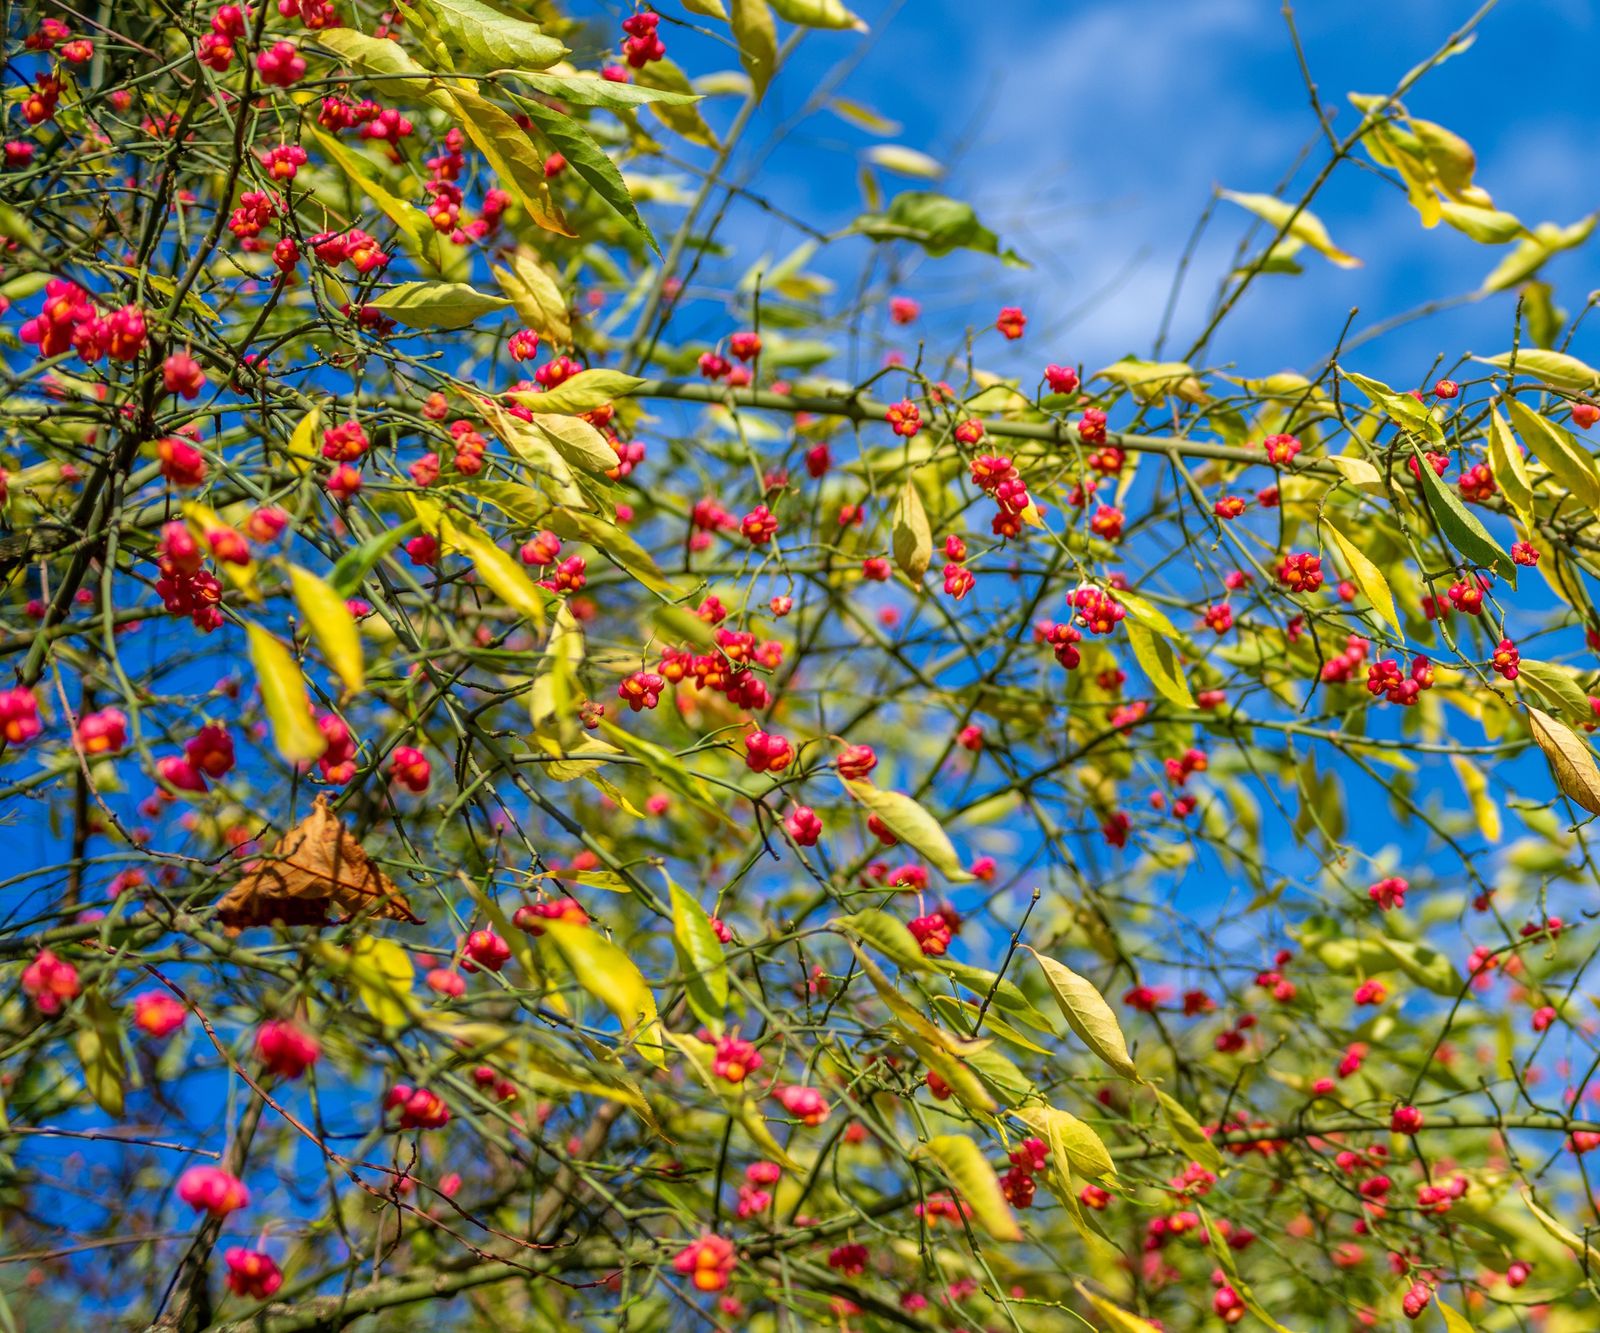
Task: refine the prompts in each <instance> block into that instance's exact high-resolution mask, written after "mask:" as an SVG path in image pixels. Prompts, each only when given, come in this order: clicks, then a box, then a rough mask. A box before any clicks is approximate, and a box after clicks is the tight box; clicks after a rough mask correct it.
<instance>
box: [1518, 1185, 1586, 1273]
mask: <svg viewBox="0 0 1600 1333" xmlns="http://www.w3.org/2000/svg"><path fill="white" fill-rule="evenodd" d="M1522 1202H1523V1203H1525V1204H1527V1205H1528V1211H1529V1212H1530V1213H1532V1214H1533V1220H1534V1221H1535V1222H1537V1223H1538V1224H1539V1225H1540V1226H1541V1227H1543V1228H1544V1229H1545V1231H1546V1233H1547V1234H1549V1235H1550V1236H1551V1237H1552V1238H1553V1239H1555V1240H1557V1241H1559V1242H1560V1243H1561V1244H1563V1245H1565V1246H1566V1247H1567V1248H1568V1249H1569V1250H1571V1251H1572V1254H1573V1258H1574V1259H1576V1260H1577V1262H1578V1263H1580V1264H1582V1265H1583V1267H1584V1268H1585V1269H1586V1270H1592V1269H1594V1268H1597V1267H1600V1249H1596V1248H1595V1247H1594V1246H1593V1245H1590V1244H1587V1243H1586V1242H1585V1241H1584V1240H1583V1238H1582V1237H1581V1236H1579V1235H1578V1233H1577V1232H1575V1231H1573V1230H1572V1229H1571V1228H1570V1227H1567V1226H1563V1225H1562V1224H1561V1223H1560V1222H1558V1221H1557V1220H1556V1219H1555V1218H1554V1217H1552V1216H1551V1215H1550V1214H1549V1213H1547V1212H1545V1210H1544V1209H1543V1208H1541V1207H1539V1205H1538V1204H1536V1203H1535V1202H1534V1201H1533V1195H1532V1194H1531V1193H1530V1192H1529V1191H1528V1190H1526V1189H1525V1190H1523V1191H1522Z"/></svg>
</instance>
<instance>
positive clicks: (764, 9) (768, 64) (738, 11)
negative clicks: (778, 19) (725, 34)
mask: <svg viewBox="0 0 1600 1333" xmlns="http://www.w3.org/2000/svg"><path fill="white" fill-rule="evenodd" d="M729 10H730V13H731V15H732V23H733V35H734V37H735V39H736V40H737V41H738V43H739V63H740V64H741V65H743V66H744V72H745V73H746V74H748V75H749V76H750V84H751V87H753V88H754V89H755V95H756V96H757V97H758V98H759V97H760V96H761V95H762V93H764V92H766V91H767V84H769V83H771V82H772V75H773V73H774V71H775V70H776V69H777V65H778V30H777V28H776V26H775V25H774V24H773V22H772V9H771V7H770V6H769V5H768V4H767V0H729Z"/></svg>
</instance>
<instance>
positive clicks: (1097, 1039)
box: [1024, 946, 1142, 1082]
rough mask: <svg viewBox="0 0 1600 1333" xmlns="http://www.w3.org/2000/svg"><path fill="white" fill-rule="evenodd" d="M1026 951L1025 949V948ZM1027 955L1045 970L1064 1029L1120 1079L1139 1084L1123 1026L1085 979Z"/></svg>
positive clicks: (1051, 960) (1040, 956) (1039, 956)
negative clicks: (1118, 1075) (1065, 1027)
mask: <svg viewBox="0 0 1600 1333" xmlns="http://www.w3.org/2000/svg"><path fill="white" fill-rule="evenodd" d="M1024 947H1026V946H1024ZM1029 952H1030V953H1032V954H1033V956H1034V957H1035V958H1036V959H1038V962H1039V966H1040V967H1041V968H1042V969H1043V970H1044V976H1045V980H1046V981H1047V982H1049V984H1050V993H1051V994H1052V995H1053V996H1055V999H1056V1003H1057V1004H1058V1005H1060V1006H1061V1015H1062V1017H1063V1018H1065V1019H1066V1020H1067V1026H1068V1027H1070V1028H1071V1029H1072V1030H1073V1031H1074V1032H1075V1033H1077V1035H1078V1039H1079V1040H1080V1041H1081V1042H1083V1044H1084V1045H1085V1046H1087V1047H1088V1048H1089V1049H1090V1050H1091V1051H1093V1052H1094V1054H1095V1055H1097V1056H1099V1058H1100V1059H1101V1061H1102V1062H1103V1063H1104V1064H1105V1065H1106V1066H1107V1067H1108V1068H1109V1069H1111V1070H1113V1071H1114V1072H1115V1073H1118V1074H1121V1075H1122V1076H1123V1078H1130V1079H1133V1080H1134V1081H1135V1082H1141V1081H1142V1080H1141V1079H1140V1077H1139V1071H1138V1069H1136V1068H1135V1067H1134V1063H1133V1058H1132V1057H1131V1056H1130V1055H1129V1054H1128V1043H1127V1042H1126V1040H1124V1038H1123V1036H1122V1025H1121V1024H1120V1023H1118V1022H1117V1016H1116V1014H1115V1013H1113V1012H1112V1009H1111V1006H1110V1005H1109V1004H1107V1003H1106V999H1105V996H1103V995H1101V994H1100V992H1099V991H1098V990H1096V989H1095V988H1094V986H1093V984H1091V983H1090V982H1089V981H1088V980H1087V979H1086V978H1084V977H1080V976H1079V975H1078V974H1077V973H1076V972H1074V971H1073V970H1072V969H1071V968H1070V967H1067V966H1065V965H1064V964H1062V963H1058V962H1056V960H1055V959H1054V958H1048V957H1046V956H1045V955H1044V954H1042V953H1039V952H1038V951H1037V950H1033V949H1029Z"/></svg>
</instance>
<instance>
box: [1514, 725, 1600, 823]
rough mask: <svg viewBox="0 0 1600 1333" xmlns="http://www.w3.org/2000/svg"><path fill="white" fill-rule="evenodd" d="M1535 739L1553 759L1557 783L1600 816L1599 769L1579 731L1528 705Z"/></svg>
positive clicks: (1552, 764)
mask: <svg viewBox="0 0 1600 1333" xmlns="http://www.w3.org/2000/svg"><path fill="white" fill-rule="evenodd" d="M1528 725H1529V727H1530V728H1531V729H1532V731H1533V739H1534V741H1535V743H1536V744H1537V745H1538V747H1539V748H1540V749H1541V750H1543V751H1544V757H1545V758H1546V759H1548V760H1549V761H1550V769H1551V771H1552V772H1553V773H1554V774H1555V778H1556V785H1557V786H1558V787H1560V788H1561V790H1562V791H1564V792H1565V793H1566V794H1567V795H1568V796H1570V797H1571V798H1572V799H1573V800H1574V801H1576V802H1577V803H1578V804H1579V805H1581V806H1582V807H1583V808H1584V809H1585V810H1587V811H1588V812H1589V813H1590V814H1592V815H1600V768H1596V767H1595V762H1594V755H1593V754H1592V753H1590V750H1589V747H1588V746H1587V745H1586V744H1584V742H1583V740H1582V738H1581V737H1579V735H1578V734H1577V732H1575V731H1573V729H1572V728H1571V727H1569V726H1567V724H1566V723H1565V722H1559V721H1557V720H1556V719H1555V718H1553V717H1551V716H1550V715H1549V714H1548V713H1543V712H1540V711H1539V710H1538V709H1537V708H1533V707H1529V708H1528Z"/></svg>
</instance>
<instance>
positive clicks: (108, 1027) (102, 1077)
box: [72, 986, 128, 1117]
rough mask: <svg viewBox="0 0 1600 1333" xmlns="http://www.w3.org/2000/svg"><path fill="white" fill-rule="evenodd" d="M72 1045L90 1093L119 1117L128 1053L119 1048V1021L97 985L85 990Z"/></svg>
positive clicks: (101, 1106)
mask: <svg viewBox="0 0 1600 1333" xmlns="http://www.w3.org/2000/svg"><path fill="white" fill-rule="evenodd" d="M72 1046H73V1049H74V1050H75V1051H76V1052H77V1054H78V1063H79V1064H80V1065H81V1066H82V1067H83V1085H84V1087H86V1088H87V1089H88V1090H89V1095H90V1096H91V1097H93V1098H94V1099H95V1101H96V1102H97V1103H98V1104H99V1106H100V1109H101V1110H103V1111H104V1112H105V1113H106V1114H107V1115H110V1116H117V1117H120V1116H121V1115H122V1111H123V1105H124V1102H125V1100H126V1092H127V1086H128V1057H127V1055H126V1053H125V1052H124V1051H123V1048H122V1024H121V1023H120V1022H118V1021H117V1014H116V1011H115V1010H114V1009H112V1007H111V1004H110V1002H109V1001H108V1000H107V999H106V997H105V996H104V995H103V994H102V993H101V992H100V988H99V987H98V986H91V987H89V989H88V990H87V991H85V992H84V996H83V1008H82V1010H81V1011H80V1012H79V1014H78V1031H77V1033H76V1035H75V1036H74V1037H73V1039H72Z"/></svg>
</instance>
